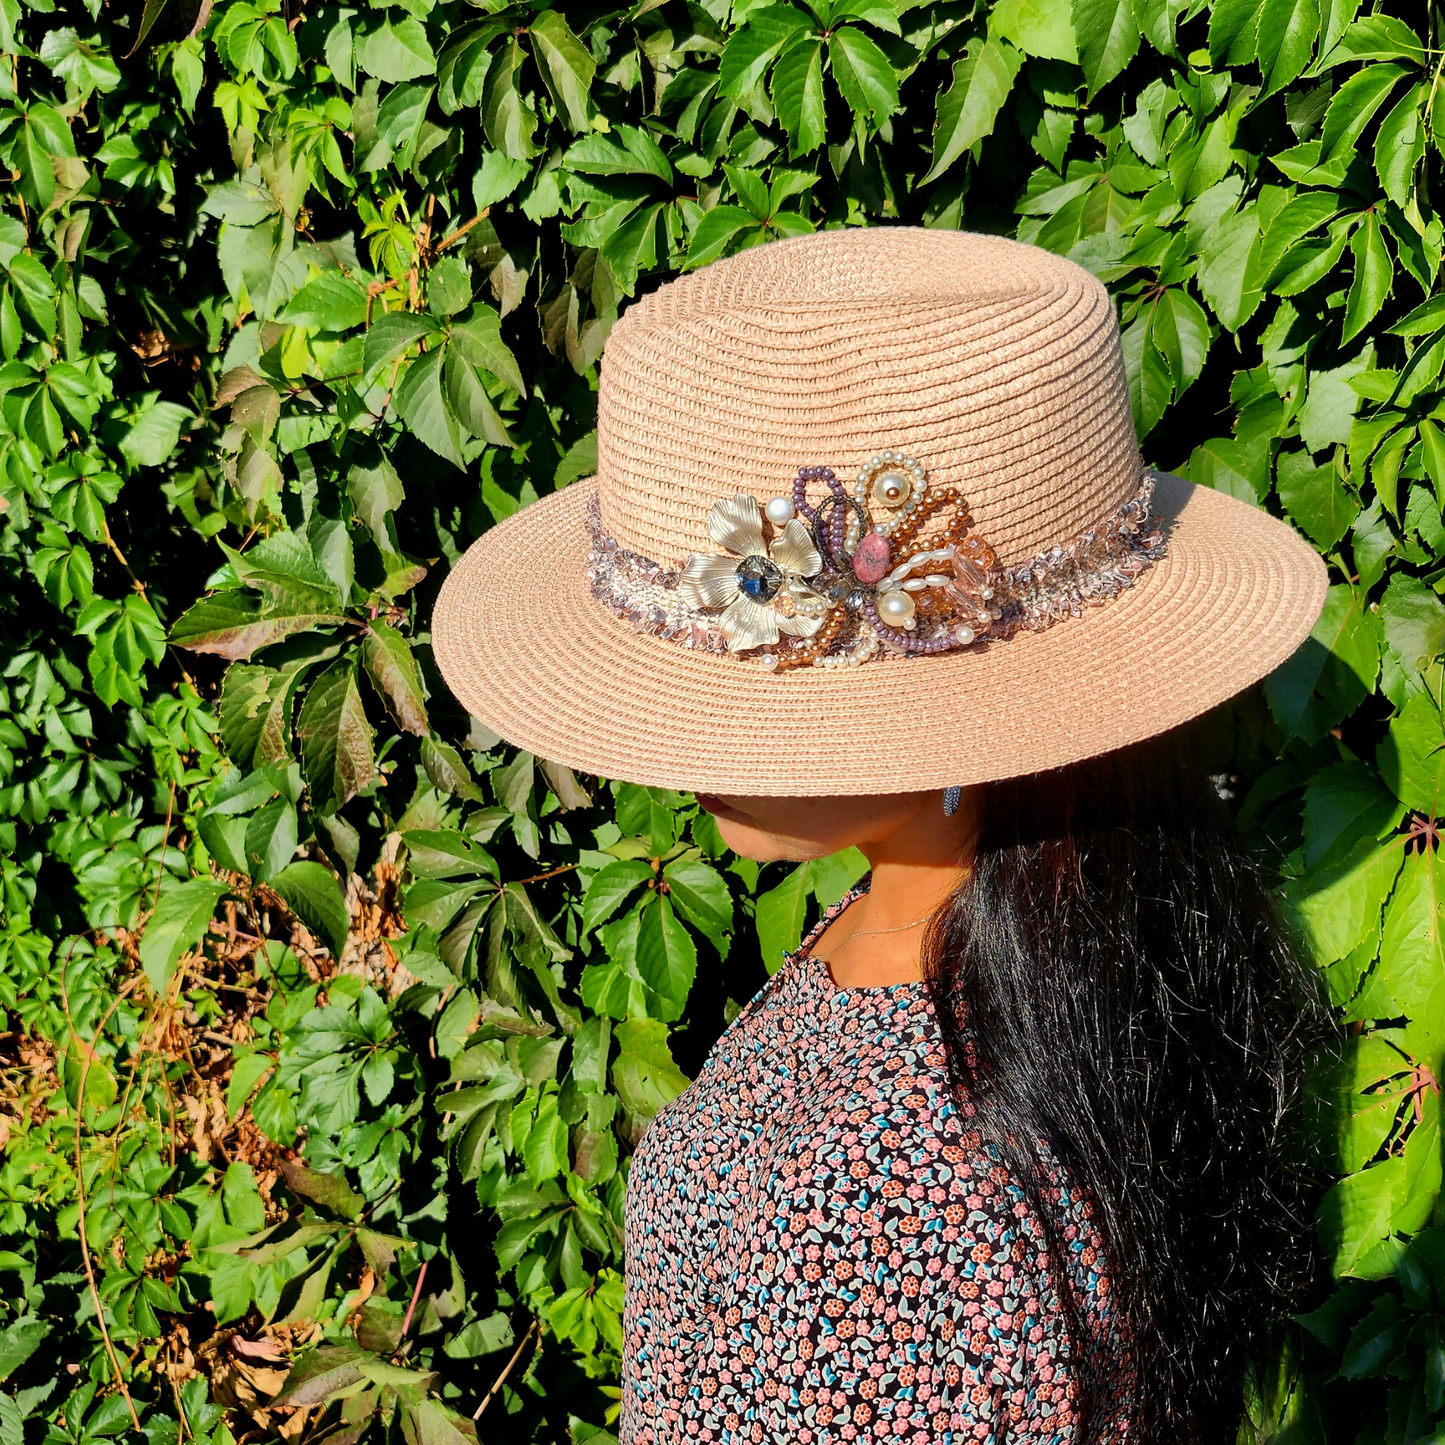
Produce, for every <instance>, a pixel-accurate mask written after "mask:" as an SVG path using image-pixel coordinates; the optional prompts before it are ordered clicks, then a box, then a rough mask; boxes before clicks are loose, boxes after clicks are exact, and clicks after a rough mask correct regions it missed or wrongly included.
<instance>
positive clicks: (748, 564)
mask: <svg viewBox="0 0 1445 1445" xmlns="http://www.w3.org/2000/svg"><path fill="white" fill-rule="evenodd" d="M737 579H738V591H740V592H741V593H742V594H743V596H744V597H751V598H752V599H753V601H754V602H771V601H772V600H773V598H774V597H776V596H777V594H778V588H779V587H781V586H782V585H783V574H782V572H781V571H780V570H779V569H778V568H777V567H776V566H775V565H774V564H773V563H772V562H770V561H768V559H767V558H766V557H744V558H743V560H742V561H741V562H740V563H739V564H738V570H737Z"/></svg>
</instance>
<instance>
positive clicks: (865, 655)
mask: <svg viewBox="0 0 1445 1445" xmlns="http://www.w3.org/2000/svg"><path fill="white" fill-rule="evenodd" d="M1325 588H1326V574H1325V568H1324V564H1323V563H1322V562H1321V560H1320V558H1319V557H1318V556H1317V555H1316V554H1315V553H1314V551H1313V550H1312V549H1311V548H1310V547H1309V546H1308V545H1307V544H1306V543H1305V542H1304V541H1303V540H1302V539H1301V538H1299V537H1298V536H1297V535H1296V534H1295V533H1294V532H1293V531H1292V530H1291V529H1290V528H1289V527H1288V526H1287V525H1285V524H1284V523H1282V522H1279V521H1276V520H1274V519H1272V518H1271V517H1269V516H1267V515H1266V514H1265V513H1264V512H1262V511H1259V510H1257V509H1256V508H1254V507H1251V506H1248V505H1246V504H1244V503H1241V502H1238V501H1235V500H1233V499H1232V498H1230V497H1227V496H1224V495H1222V494H1220V493H1217V492H1214V491H1211V490H1208V489H1206V488H1203V487H1196V486H1192V485H1190V484H1189V483H1187V482H1184V481H1181V480H1180V479H1179V478H1177V477H1172V476H1168V475H1165V474H1162V473H1154V472H1151V471H1149V470H1148V469H1147V468H1144V467H1143V466H1142V464H1141V461H1140V456H1139V449H1138V444H1137V441H1136V438H1135V434H1134V428H1133V424H1132V421H1131V419H1130V409H1129V400H1128V394H1127V388H1126V379H1125V372H1124V361H1123V355H1122V352H1121V350H1120V344H1119V331H1118V325H1117V322H1116V320H1115V315H1114V308H1113V304H1112V302H1111V301H1110V299H1109V296H1108V294H1107V293H1106V292H1105V290H1104V288H1103V287H1102V286H1101V285H1100V284H1099V283H1098V281H1096V280H1095V279H1094V278H1093V277H1092V276H1091V275H1090V274H1089V273H1088V272H1086V271H1084V270H1082V269H1081V268H1080V267H1078V266H1076V265H1074V264H1073V263H1072V262H1069V261H1066V260H1064V259H1062V258H1060V257H1058V256H1055V255H1052V254H1050V253H1048V252H1046V251H1042V250H1039V249H1037V248H1035V247H1032V246H1025V245H1020V244H1018V243H1017V242H1014V241H1009V240H1005V239H1003V238H1000V237H996V236H982V235H972V234H968V233H961V232H945V231H931V230H920V229H912V228H904V227H887V228H876V229H871V230H847V231H841V230H834V231H824V232H820V233H818V234H816V235H810V236H804V237H799V238H796V239H792V240H783V241H776V242H773V243H771V244H769V245H766V246H762V247H759V248H756V249H753V250H750V251H746V252H744V253H742V254H741V255H738V256H734V257H731V258H729V259H727V260H723V261H718V262H715V263H714V264H713V265H711V266H707V267H704V268H703V269H701V270H699V271H697V272H696V273H694V274H692V275H690V276H686V277H683V278H682V279H680V280H676V281H673V282H671V283H669V284H667V285H664V286H662V287H661V288H660V289H659V290H657V291H656V292H655V293H653V294H652V295H650V296H647V297H645V298H643V299H641V300H639V301H637V302H636V303H635V304H634V305H632V306H631V307H630V308H629V309H628V310H627V311H626V313H625V314H624V315H623V316H622V318H621V319H620V320H619V321H618V323H617V325H616V326H615V327H614V328H613V331H612V334H611V337H610V338H609V340H608V344H607V351H606V354H605V356H604V358H603V361H602V371H601V385H600V391H599V395H598V418H597V475H596V476H595V477H594V478H592V479H589V480H587V481H585V482H576V483H574V484H572V485H571V486H569V487H566V488H565V489H563V490H562V491H560V492H558V493H556V494H554V495H552V496H548V497H545V498H543V499H542V500H541V501H538V502H534V503H533V504H531V505H530V506H528V507H525V508H523V509H522V510H521V511H519V512H518V513H516V514H515V515H514V516H512V517H510V518H508V519H507V520H506V521H504V522H502V523H500V524H499V525H497V526H495V527H493V528H492V529H491V530H490V531H489V532H487V534H486V535H485V536H483V537H482V538H481V540H480V541H478V542H477V543H476V544H475V545H474V546H473V547H472V548H471V549H470V550H469V551H468V552H467V554H466V555H465V557H463V559H462V561H461V562H460V564H459V565H458V566H457V567H456V568H455V569H454V570H453V571H452V573H451V575H450V576H449V577H448V578H447V581H446V584H445V585H444V586H443V588H442V590H441V595H440V598H439V599H438V602H437V606H436V612H435V616H434V620H433V631H432V638H433V645H434V648H435V655H436V659H437V662H438V665H439V666H440V668H441V671H442V675H443V676H444V677H445V679H446V681H447V683H448V684H449V685H450V687H451V688H452V689H453V691H454V692H455V693H456V695H457V697H458V698H459V699H460V700H461V701H462V702H463V703H464V704H465V705H466V707H467V708H468V710H469V711H470V712H471V713H472V714H473V715H474V716H475V717H477V718H478V719H480V720H481V721H482V722H483V723H485V724H486V725H487V726H488V727H490V728H492V729H494V730H495V731H496V732H497V733H499V734H500V735H501V736H502V737H504V738H505V739H507V741H509V742H511V743H513V744H515V745H517V746H518V747H521V748H525V749H527V750H528V751H530V752H532V753H535V754H537V755H539V756H542V757H545V758H549V759H552V760H553V761H556V762H560V763H564V764H567V765H569V766H571V767H573V768H576V769H578V770H580V771H585V772H588V773H596V774H600V775H602V776H605V777H609V778H615V779H622V780H626V781H631V782H637V783H645V784H650V785H657V786H662V787H672V788H690V789H697V790H700V791H708V792H724V793H744V794H748V793H751V794H829V793H847V792H861V793H884V792H902V791H909V790H915V789H917V790H922V789H932V788H942V787H949V786H952V785H956V784H969V783H975V782H983V781H988V780H992V779H997V778H1004V777H1011V776H1015V775H1018V774H1022V773H1030V772H1037V771H1041V770H1044V769H1048V768H1055V767H1059V766H1062V765H1064V764H1067V763H1071V762H1076V761H1078V760H1079V759H1082V758H1086V757H1090V756H1093V755H1095V754H1098V753H1103V752H1108V751H1111V750H1112V749H1115V748H1118V747H1121V746H1124V745H1125V744H1128V743H1132V742H1136V741H1138V740H1140V739H1143V738H1146V737H1150V736H1152V735H1154V734H1156V733H1160V732H1163V731H1165V730H1166V729H1168V728H1171V727H1173V726H1175V725H1176V724H1179V723H1182V722H1184V721H1186V720H1187V719H1189V718H1191V717H1194V716H1196V715H1198V714H1200V713H1202V712H1205V711H1206V710H1208V709H1209V708H1211V707H1213V706H1214V705H1215V704H1217V703H1220V702H1222V701H1224V700H1225V699H1226V698H1229V697H1231V696H1232V695H1233V694H1235V693H1237V692H1239V691H1240V690H1241V689H1242V688H1244V687H1246V686H1248V685H1249V684H1250V683H1252V682H1255V681H1256V680H1258V679H1259V678H1261V677H1263V676H1264V675H1265V674H1266V673H1268V672H1270V671H1271V670H1272V669H1274V668H1275V667H1276V666H1278V665H1279V664H1280V663H1281V662H1283V661H1284V660H1285V659H1286V658H1287V657H1288V656H1289V655H1290V654H1291V653H1292V652H1293V651H1294V650H1295V648H1296V647H1298V646H1299V645H1300V643H1302V642H1303V641H1304V639H1305V638H1306V637H1307V636H1308V634H1309V631H1310V628H1311V627H1312V626H1313V625H1314V622H1315V620H1316V617H1317V616H1318V614H1319V611H1320V608H1321V606H1322V605H1323V601H1324V596H1325Z"/></svg>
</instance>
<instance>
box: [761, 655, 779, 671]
mask: <svg viewBox="0 0 1445 1445" xmlns="http://www.w3.org/2000/svg"><path fill="white" fill-rule="evenodd" d="M777 665H778V659H777V658H776V657H775V656H774V655H773V654H772V653H771V652H765V653H763V655H762V656H761V657H760V658H758V666H759V667H761V668H763V669H764V670H765V671H767V672H772V671H773V670H774V669H775V668H776V667H777Z"/></svg>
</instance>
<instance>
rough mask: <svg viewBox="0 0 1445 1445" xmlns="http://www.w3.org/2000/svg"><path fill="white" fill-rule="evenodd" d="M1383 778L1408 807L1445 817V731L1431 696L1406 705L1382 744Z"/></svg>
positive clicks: (1419, 696) (1425, 694)
mask: <svg viewBox="0 0 1445 1445" xmlns="http://www.w3.org/2000/svg"><path fill="white" fill-rule="evenodd" d="M1378 761H1379V766H1380V776H1381V777H1382V778H1383V779H1384V780H1385V783H1386V784H1387V785H1388V787H1389V788H1390V790H1391V791H1392V792H1393V793H1394V794H1395V796H1396V797H1397V798H1399V800H1400V801H1401V802H1402V803H1403V804H1404V805H1405V806H1406V807H1407V808H1413V809H1415V810H1416V811H1418V812H1421V813H1424V814H1425V816H1426V817H1427V818H1440V817H1445V727H1442V725H1441V720H1440V709H1439V708H1438V707H1436V705H1435V700H1434V699H1433V698H1432V697H1431V696H1430V695H1429V694H1428V693H1420V694H1417V695H1416V696H1415V697H1412V698H1411V699H1410V700H1409V702H1407V703H1406V704H1405V706H1404V708H1403V709H1402V710H1401V712H1400V713H1399V714H1398V715H1397V716H1396V717H1395V718H1393V719H1392V720H1391V722H1390V731H1389V733H1388V734H1387V735H1386V737H1385V741H1384V742H1383V743H1381V744H1380V753H1379V759H1378Z"/></svg>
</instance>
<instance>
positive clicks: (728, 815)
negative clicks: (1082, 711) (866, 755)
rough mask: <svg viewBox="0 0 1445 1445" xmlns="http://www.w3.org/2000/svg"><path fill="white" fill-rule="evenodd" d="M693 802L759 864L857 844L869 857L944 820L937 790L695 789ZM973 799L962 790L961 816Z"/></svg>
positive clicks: (813, 855)
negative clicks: (795, 792)
mask: <svg viewBox="0 0 1445 1445" xmlns="http://www.w3.org/2000/svg"><path fill="white" fill-rule="evenodd" d="M697 800H698V802H699V803H700V804H701V805H702V806H703V807H704V808H705V809H706V810H707V811H708V812H709V813H711V814H712V815H713V817H714V818H716V819H717V826H718V831H719V832H720V833H721V834H722V836H723V841H724V842H725V843H726V844H727V845H728V847H729V848H731V849H732V850H733V852H734V853H741V854H742V856H743V857H744V858H756V859H757V860H758V862H760V863H772V862H777V861H780V860H782V861H788V862H804V861H806V860H807V859H809V858H826V857H827V856H828V854H830V853H837V852H839V851H840V850H841V849H843V848H860V849H862V851H863V852H864V853H865V854H869V855H870V856H871V854H872V853H873V851H875V850H876V849H879V848H890V847H892V848H896V847H897V845H898V844H899V843H900V842H902V841H904V840H905V839H906V838H908V837H909V836H910V835H912V836H914V837H916V836H917V835H918V834H919V833H920V832H926V833H928V834H937V833H938V832H940V831H943V829H941V828H940V825H941V824H944V823H945V819H944V817H943V809H942V794H941V793H936V792H935V793H882V794H866V793H865V794H861V795H859V794H849V795H846V796H841V797H826V798H749V797H739V796H734V795H732V794H727V795H725V796H717V795H713V794H708V793H699V794H698V795H697ZM972 801H973V799H972V797H971V795H970V791H965V793H964V803H965V807H964V808H961V809H960V814H966V813H967V812H968V811H969V810H970V809H969V806H968V805H969V804H971V803H972ZM949 821H952V820H949ZM958 821H959V822H962V821H963V818H962V817H960V818H959V820H958ZM921 825H922V826H921ZM948 831H949V832H952V831H953V828H952V827H950V828H948Z"/></svg>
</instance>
